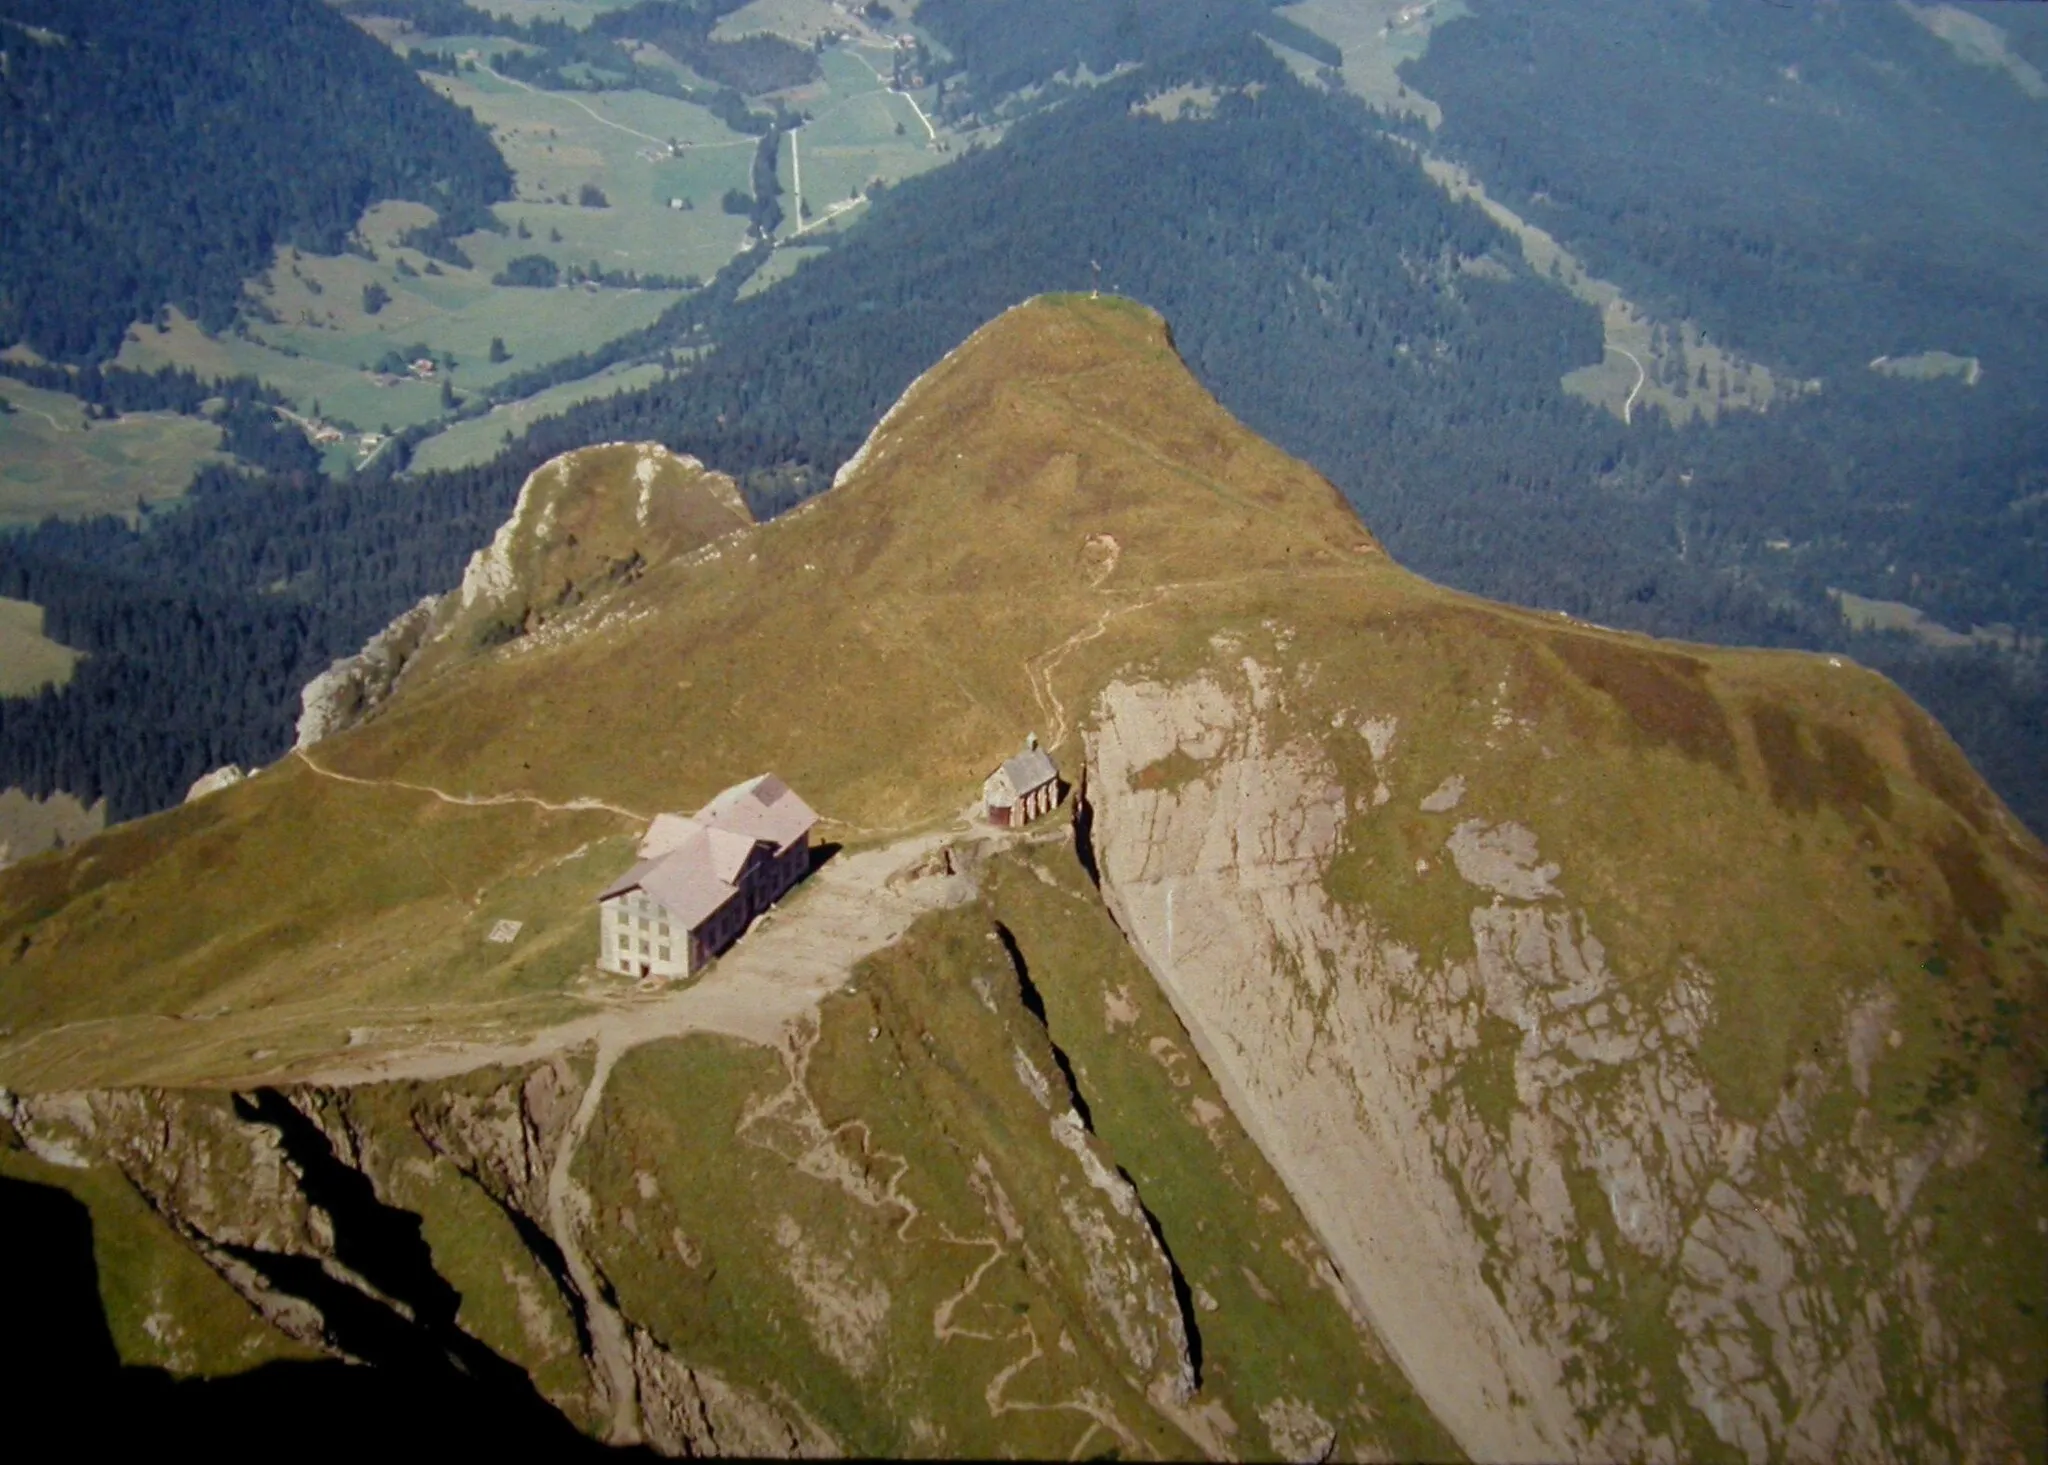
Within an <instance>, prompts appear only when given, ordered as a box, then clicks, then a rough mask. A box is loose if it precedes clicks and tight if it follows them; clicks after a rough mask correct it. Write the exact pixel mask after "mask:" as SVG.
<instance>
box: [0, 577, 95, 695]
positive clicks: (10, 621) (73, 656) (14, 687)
mask: <svg viewBox="0 0 2048 1465" xmlns="http://www.w3.org/2000/svg"><path fill="white" fill-rule="evenodd" d="M78 657H79V653H78V652H76V651H73V650H72V649H71V648H70V647H69V646H65V645H61V644H59V643H58V642H56V641H52V640H51V639H50V638H49V637H47V636H45V635H44V634H43V608H42V607H41V606H40V605H32V604H30V603H29V602H28V601H26V600H9V599H7V598H6V597H5V596H0V697H25V696H27V695H28V694H29V693H31V692H38V691H41V690H42V689H43V688H44V687H61V686H63V685H64V684H65V683H66V682H68V681H70V680H71V668H72V667H74V666H76V665H77V664H78Z"/></svg>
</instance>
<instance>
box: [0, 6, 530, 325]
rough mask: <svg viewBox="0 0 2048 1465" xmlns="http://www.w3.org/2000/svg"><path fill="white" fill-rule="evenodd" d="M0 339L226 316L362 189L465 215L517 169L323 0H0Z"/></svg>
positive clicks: (461, 220)
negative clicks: (161, 313)
mask: <svg viewBox="0 0 2048 1465" xmlns="http://www.w3.org/2000/svg"><path fill="white" fill-rule="evenodd" d="M0 54H4V58H5V59H4V65H0V190H4V191H5V195H6V199H7V206H6V208H5V209H4V210H0V344H5V343H12V342H15V341H23V342H26V343H27V344H28V345H30V346H32V347H33V348H34V349H35V350H37V351H38V352H40V353H41V354H43V355H44V356H46V357H52V358H58V359H64V360H97V359H100V358H103V357H105V356H107V355H109V354H111V353H112V352H113V351H114V350H115V349H116V348H118V346H119V345H120V341H121V336H122V333H123V332H124V331H125V330H126V329H127V328H128V326H129V325H130V324H131V323H132V322H134V321H136V320H140V319H148V318H150V317H151V316H153V315H155V314H156V313H157V311H158V310H159V309H161V308H162V307H163V306H166V305H175V306H177V307H178V308H179V309H181V310H183V311H184V312H185V313H186V314H188V315H190V316H192V317H193V318H195V319H197V320H198V321H200V322H201V323H202V324H204V325H205V326H207V327H208V328H210V329H219V328H222V327H224V326H226V325H227V324H228V323H229V321H230V320H231V319H232V318H233V316H234V314H235V312H236V310H237V308H238V305H239V302H240V300H241V295H242V282H243V281H244V279H245V278H247V277H248V276H250V275H251V274H253V273H255V272H257V271H259V270H261V269H263V268H264V267H266V266H267V265H268V264H269V263H270V259H271V252H272V250H273V249H274V248H275V247H276V246H278V245H280V244H293V245H298V246H300V247H302V248H305V249H309V250H313V251H315V252H320V253H329V254H331V253H335V252H337V251H339V250H340V249H341V248H342V246H343V244H344V242H345V241H346V240H347V237H348V235H349V232H350V230H351V229H353V228H354V227H355V224H356V220H357V218H358V217H359V216H360V215H361V213H362V211H363V209H364V208H365V206H367V205H368V204H370V203H372V202H374V201H376V200H378V199H386V198H401V199H413V200H417V201H419V202H421V203H426V204H429V205H431V206H432V207H434V208H435V209H437V210H439V211H440V212H441V214H442V216H443V219H444V220H454V221H456V222H457V223H458V224H459V226H460V227H461V228H474V227H476V225H477V224H478V223H479V222H481V221H482V219H483V218H484V217H485V211H486V209H487V206H488V205H489V204H490V203H491V202H493V201H494V200H497V199H500V198H503V197H505V196H507V194H508V193H509V190H510V186H511V175H510V173H509V172H508V171H507V169H506V167H505V164H504V162H503V160H502V159H501V158H500V157H499V156H498V153H497V150H496V148H495V147H493V146H492V144H491V141H490V138H489V136H488V135H487V134H486V133H485V132H484V130H483V129H482V128H481V127H480V126H479V125H478V124H477V123H476V121H475V120H474V119H473V118H471V117H470V116H469V115H468V114H467V113H465V112H463V111H462V110H460V109H459V108H456V107H454V106H451V105H449V104H448V103H447V102H445V101H443V100H442V99H441V98H439V97H437V96H435V95H434V94H433V93H432V92H431V91H429V90H428V89H427V88H426V87H424V86H422V85H421V84H420V83H419V80H418V78H417V77H416V76H415V75H414V74H413V73H412V72H411V70H410V69H409V68H407V67H406V66H405V64H404V63H403V62H402V61H400V60H399V59H398V57H396V56H394V55H393V54H392V53H391V52H390V51H388V50H386V49H385V48H384V47H383V46H381V45H379V44H378V43H377V42H376V41H374V40H373V39H371V38H370V37H369V36H367V35H365V34H363V33H362V32H361V31H360V30H358V29H357V28H356V27H355V26H354V25H352V24H350V23H349V22H348V21H347V20H346V19H345V18H344V17H342V16H341V15H340V14H338V13H337V12H336V11H334V10H333V9H332V8H330V7H329V6H327V5H325V4H323V3H321V0H151V3H149V4H146V5H116V6H106V5H78V4H72V3H68V0H0Z"/></svg>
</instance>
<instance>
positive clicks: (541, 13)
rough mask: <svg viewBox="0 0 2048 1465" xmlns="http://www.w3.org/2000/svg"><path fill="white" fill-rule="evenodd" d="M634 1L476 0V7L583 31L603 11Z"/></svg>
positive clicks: (615, 8)
mask: <svg viewBox="0 0 2048 1465" xmlns="http://www.w3.org/2000/svg"><path fill="white" fill-rule="evenodd" d="M633 3H634V0H477V5H476V8H477V9H479V10H483V11H488V12H489V13H490V14H492V15H502V16H504V17H505V18H506V19H508V20H516V21H518V22H520V23H521V24H522V25H524V24H527V23H529V22H532V21H536V20H559V21H562V22H565V23H566V24H568V25H572V26H574V27H575V28H576V29H577V30H587V29H589V27H590V22H591V21H593V20H595V19H596V18H597V17H598V16H600V15H603V14H604V13H605V12H606V11H607V10H623V9H625V8H626V7H627V6H628V5H631V4H633Z"/></svg>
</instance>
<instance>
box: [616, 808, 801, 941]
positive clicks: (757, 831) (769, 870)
mask: <svg viewBox="0 0 2048 1465" xmlns="http://www.w3.org/2000/svg"><path fill="white" fill-rule="evenodd" d="M817 822H818V816H817V815H816V814H815V813H813V812H812V811H811V807H810V806H809V805H808V804H806V803H805V802H804V801H803V800H802V799H800V798H798V797H797V796H796V794H795V793H793V792H791V790H790V787H789V785H788V784H786V783H784V782H783V781H782V780H781V779H779V778H777V777H776V776H775V775H774V774H772V773H764V774H762V775H761V776H760V777H759V778H750V779H748V780H747V781H746V782H745V783H736V784H734V785H733V786H732V787H731V788H729V789H727V790H726V791H725V792H724V793H722V794H720V795H719V796H718V797H717V798H715V799H713V800H712V801H711V802H710V803H708V804H706V805H705V806H704V807H703V808H701V809H699V810H698V811H697V812H696V813H695V814H693V815H689V816H685V815H682V814H662V815H658V816H657V817H656V818H655V820H654V823H653V824H651V825H649V826H648V830H647V837H646V838H645V839H643V840H641V841H640V861H639V863H638V864H636V865H634V866H633V868H632V869H630V870H628V871H627V872H626V873H625V874H624V875H622V876H620V877H619V878H618V879H617V880H616V881H614V882H613V883H612V885H611V886H610V888H608V889H607V890H606V891H605V892H604V893H603V894H602V895H600V896H599V897H598V898H597V908H598V958H597V962H598V965H599V966H600V967H602V968H603V969H604V970H605V971H608V972H617V973H619V974H620V975H621V976H629V977H669V978H676V977H687V976H691V975H693V974H694V973H696V972H697V971H698V970H700V969H701V968H702V967H703V966H704V964H705V963H706V962H708V961H710V960H711V959H712V958H713V957H714V956H716V955H718V953H719V952H721V951H723V950H725V948H726V947H728V946H730V945H732V943H733V942H734V941H735V940H736V939H738V937H739V935H740V933H741V932H742V931H744V930H746V929H747V925H748V923H749V922H751V921H752V920H753V919H754V917H755V916H757V915H759V914H760V913H761V912H762V911H765V910H766V909H768V907H769V906H771V905H773V904H775V902H776V901H777V900H779V899H780V898H781V897H782V895H783V894H784V893H785V892H787V891H788V889H789V888H790V887H791V886H792V885H794V884H796V883H797V881H799V880H801V879H803V877H804V875H805V874H806V873H807V872H808V871H809V869H810V865H811V829H812V827H813V826H814V825H815V824H816V823H817Z"/></svg>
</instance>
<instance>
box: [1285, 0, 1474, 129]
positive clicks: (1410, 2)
mask: <svg viewBox="0 0 2048 1465" xmlns="http://www.w3.org/2000/svg"><path fill="white" fill-rule="evenodd" d="M1471 13H1472V12H1471V11H1469V10H1467V9H1466V8H1465V6H1464V4H1463V3H1462V0H1441V3H1434V4H1432V3H1428V0H1420V3H1418V0H1301V3H1299V4H1295V5H1289V6H1286V7H1284V8H1283V9H1282V10H1281V11H1280V14H1281V15H1283V16H1285V17H1286V18H1287V19H1289V20H1291V21H1293V22H1294V23H1295V24H1296V25H1299V26H1300V27H1301V28H1302V29H1303V30H1307V31H1313V32H1314V33H1315V34H1317V35H1319V36H1321V37H1322V38H1323V39H1324V40H1326V41H1328V42H1329V43H1330V44H1331V45H1333V46H1335V47H1336V48H1337V49H1338V50H1340V51H1342V52H1343V53H1344V65H1343V67H1342V71H1343V75H1344V85H1345V88H1346V89H1347V90H1349V91H1352V92H1355V93H1356V94H1357V95H1359V96H1361V97H1363V98H1364V99H1365V100H1366V101H1368V102H1370V103H1371V104H1372V105H1373V106H1375V107H1378V108H1380V109H1381V110H1382V111H1387V112H1396V113H1400V112H1406V113H1410V114H1412V115H1414V116H1417V117H1420V118H1422V119H1423V121H1425V122H1427V123H1428V124H1429V125H1430V126H1431V127H1432V128H1434V127H1436V126H1437V125H1438V124H1439V123H1441V122H1442V121H1443V111H1442V109H1441V108H1439V107H1438V106H1437V104H1436V103H1434V102H1432V101H1430V100H1429V98H1427V97H1425V96H1422V95H1420V94H1419V93H1417V92H1413V91H1410V90H1409V89H1408V88H1407V87H1406V86H1405V85H1403V84H1402V81H1401V78H1400V77H1399V76H1398V75H1397V74H1396V68H1397V67H1399V66H1400V64H1401V63H1402V62H1403V61H1412V60H1414V59H1416V58H1417V57H1419V56H1421V55H1422V53H1423V52H1424V51H1426V50H1428V49H1429V33H1430V32H1431V31H1432V30H1434V29H1436V28H1437V27H1438V26H1440V25H1445V24H1447V23H1449V22H1450V21H1453V20H1456V19H1457V18H1458V17H1459V16H1462V15H1470V14H1471Z"/></svg>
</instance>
